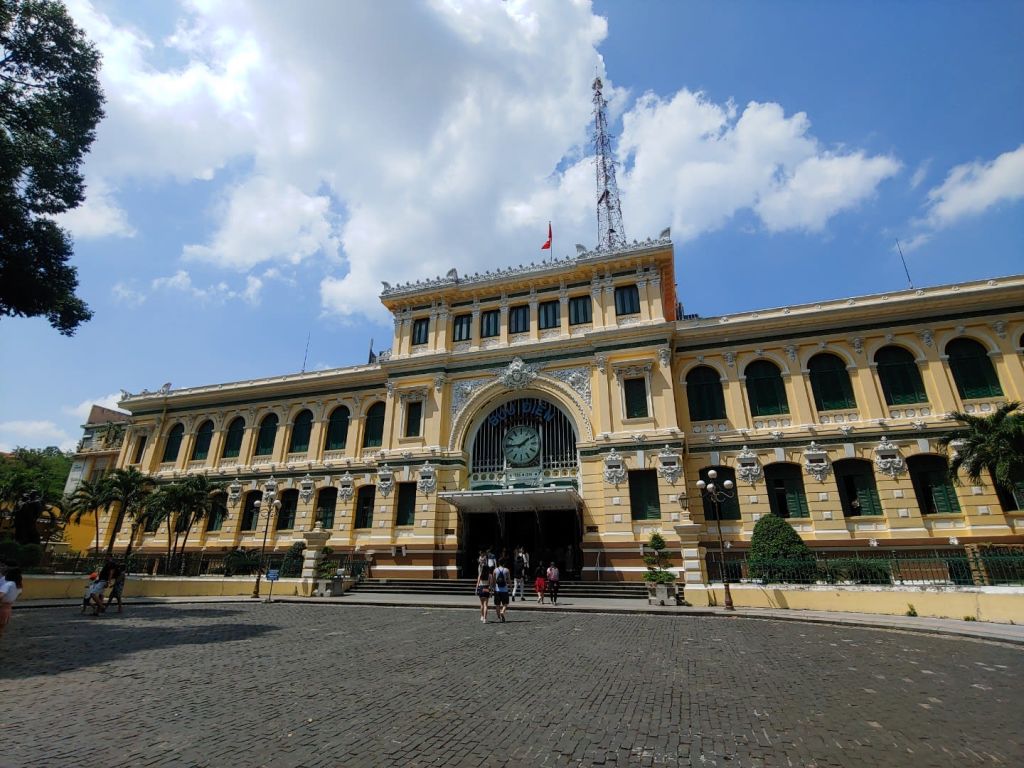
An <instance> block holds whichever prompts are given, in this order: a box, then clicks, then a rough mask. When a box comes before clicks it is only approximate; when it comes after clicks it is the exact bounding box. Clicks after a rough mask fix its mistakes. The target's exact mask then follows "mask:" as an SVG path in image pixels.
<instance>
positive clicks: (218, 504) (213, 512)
mask: <svg viewBox="0 0 1024 768" xmlns="http://www.w3.org/2000/svg"><path fill="white" fill-rule="evenodd" d="M227 515H228V506H227V496H225V495H224V494H222V493H219V494H217V495H216V496H214V497H213V502H212V503H211V504H210V517H209V518H208V519H207V521H206V530H207V531H208V532H210V533H212V532H214V531H219V530H220V529H221V528H223V527H224V518H226V517H227Z"/></svg>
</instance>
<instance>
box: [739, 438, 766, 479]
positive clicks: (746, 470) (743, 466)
mask: <svg viewBox="0 0 1024 768" xmlns="http://www.w3.org/2000/svg"><path fill="white" fill-rule="evenodd" d="M763 475H764V469H763V468H762V467H761V462H760V461H759V460H758V458H757V454H756V453H754V452H753V451H752V450H750V449H749V448H747V446H745V445H744V446H743V450H742V451H740V453H739V454H738V455H737V456H736V477H738V478H739V479H740V480H742V481H743V482H745V483H750V484H751V485H755V484H756V483H757V481H758V480H760V479H761V477H762V476H763Z"/></svg>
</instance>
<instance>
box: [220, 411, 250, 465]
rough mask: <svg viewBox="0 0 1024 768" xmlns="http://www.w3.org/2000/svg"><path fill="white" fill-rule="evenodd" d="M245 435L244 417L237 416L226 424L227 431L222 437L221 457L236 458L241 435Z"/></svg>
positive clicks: (240, 446)
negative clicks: (222, 448)
mask: <svg viewBox="0 0 1024 768" xmlns="http://www.w3.org/2000/svg"><path fill="white" fill-rule="evenodd" d="M244 435H245V419H243V418H242V417H241V416H237V417H235V418H234V419H232V420H231V423H230V424H229V425H228V433H227V435H225V437H224V454H223V456H222V458H225V459H237V458H238V454H239V453H240V452H241V450H242V437H243V436H244Z"/></svg>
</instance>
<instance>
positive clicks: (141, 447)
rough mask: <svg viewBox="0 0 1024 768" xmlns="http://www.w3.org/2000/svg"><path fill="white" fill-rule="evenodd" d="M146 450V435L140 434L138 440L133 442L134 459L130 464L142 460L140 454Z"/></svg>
mask: <svg viewBox="0 0 1024 768" xmlns="http://www.w3.org/2000/svg"><path fill="white" fill-rule="evenodd" d="M145 452H146V436H145V435H140V436H139V442H138V443H136V444H135V461H133V462H132V464H138V463H140V462H141V461H142V454H143V453H145Z"/></svg>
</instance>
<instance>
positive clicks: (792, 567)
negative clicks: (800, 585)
mask: <svg viewBox="0 0 1024 768" xmlns="http://www.w3.org/2000/svg"><path fill="white" fill-rule="evenodd" d="M747 565H748V566H749V568H750V577H751V578H753V579H760V580H761V581H765V582H768V581H794V582H810V581H814V580H815V578H816V566H815V562H814V554H813V553H812V552H811V550H810V547H808V546H807V545H806V544H805V543H804V540H803V539H801V538H800V534H798V533H797V532H796V531H794V530H793V526H791V525H790V524H789V523H787V522H786V521H785V520H783V519H782V518H781V517H778V516H776V515H765V516H764V517H762V518H761V519H760V520H758V521H757V524H756V525H755V526H754V535H753V536H752V537H751V539H750V554H749V556H748V557H747Z"/></svg>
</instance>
